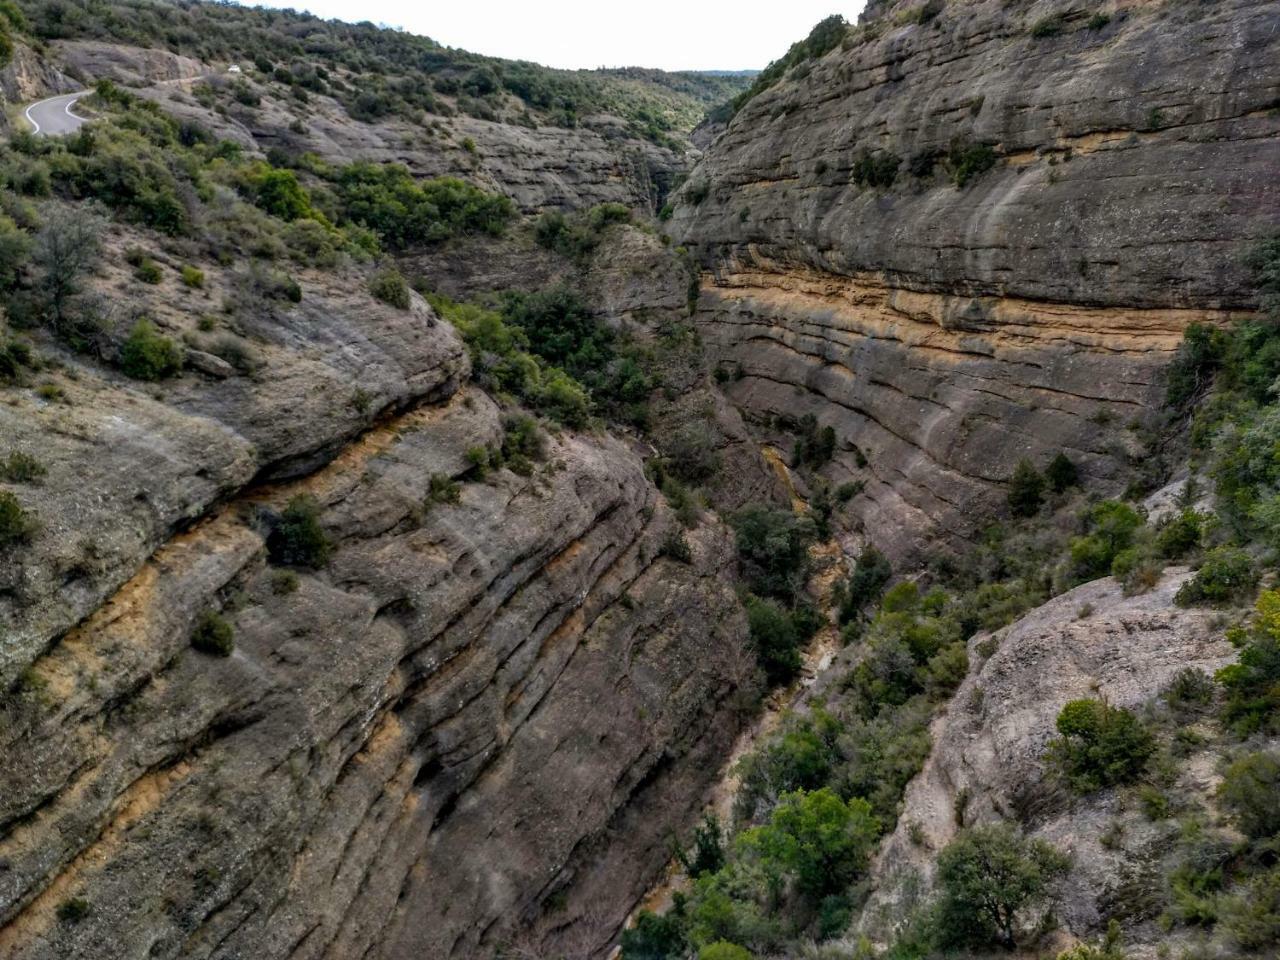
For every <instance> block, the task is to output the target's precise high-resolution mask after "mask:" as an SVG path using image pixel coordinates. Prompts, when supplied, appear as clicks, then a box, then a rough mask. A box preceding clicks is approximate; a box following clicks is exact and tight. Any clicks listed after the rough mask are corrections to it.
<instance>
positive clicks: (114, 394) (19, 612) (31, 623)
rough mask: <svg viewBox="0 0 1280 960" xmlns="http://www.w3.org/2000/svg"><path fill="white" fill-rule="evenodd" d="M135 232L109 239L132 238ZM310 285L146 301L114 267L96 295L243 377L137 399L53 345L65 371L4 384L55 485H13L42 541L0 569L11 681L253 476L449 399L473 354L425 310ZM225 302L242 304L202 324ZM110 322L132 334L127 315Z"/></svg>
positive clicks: (1, 425)
mask: <svg viewBox="0 0 1280 960" xmlns="http://www.w3.org/2000/svg"><path fill="white" fill-rule="evenodd" d="M114 232H115V231H113V233H114ZM130 236H131V235H130V234H128V233H127V232H122V233H121V235H120V236H119V237H118V239H117V238H116V237H114V236H113V237H112V238H111V239H109V241H108V242H109V243H111V244H114V245H116V246H123V245H124V242H125V241H126V240H128V239H130ZM300 276H301V277H302V280H303V282H304V284H305V285H306V288H307V289H306V294H305V296H304V298H303V300H302V302H301V303H299V304H297V305H296V306H295V305H288V306H284V305H278V306H273V305H272V302H271V301H269V300H265V299H262V298H256V299H255V298H252V297H249V298H247V299H246V301H241V300H237V299H235V298H237V296H239V294H240V293H241V292H242V291H244V290H247V289H248V288H250V286H251V282H250V280H249V278H246V277H244V276H241V275H239V274H237V273H235V272H233V271H217V270H211V271H209V273H208V275H207V286H206V289H205V291H204V292H200V293H197V292H195V291H191V290H185V292H182V293H179V292H178V290H179V289H180V288H181V284H180V283H179V282H178V280H177V278H176V276H172V275H171V276H170V277H169V279H168V280H167V282H166V283H164V284H163V285H162V286H160V287H154V288H150V289H148V290H145V291H139V290H138V287H139V286H140V285H139V284H138V283H137V282H136V281H132V280H131V279H130V274H129V268H128V267H127V266H126V265H125V264H123V263H113V264H110V265H109V266H107V267H105V268H104V269H103V275H102V276H100V277H99V278H98V279H97V288H98V290H99V291H100V292H101V293H102V294H103V295H104V296H107V297H111V298H113V299H115V297H117V296H118V297H119V299H118V300H116V301H115V302H118V303H128V304H129V305H130V310H131V314H132V316H138V315H145V316H148V317H149V318H150V319H151V320H152V321H153V322H154V323H155V325H156V326H157V328H158V329H159V330H160V331H162V332H164V333H168V334H171V335H172V336H173V337H174V338H175V339H177V338H185V339H187V340H188V341H190V342H191V343H192V344H193V345H194V346H197V347H198V346H202V345H206V346H209V347H210V348H211V349H220V350H222V351H224V352H226V353H227V355H229V356H235V357H237V358H238V359H239V360H240V362H241V364H242V366H243V367H244V373H243V375H241V376H236V377H232V378H227V379H211V378H206V377H204V376H201V375H198V374H196V373H192V374H189V375H187V376H184V377H180V378H178V379H176V380H172V381H169V382H167V383H165V384H161V385H156V386H154V387H151V388H149V389H145V390H144V389H139V384H138V382H137V381H130V380H128V379H127V378H125V377H124V376H123V375H121V374H119V373H117V372H115V371H113V370H111V369H109V368H107V367H105V366H103V365H99V364H85V363H83V361H80V360H78V359H77V358H75V356H74V355H73V354H70V353H69V352H62V351H61V350H60V348H58V347H57V345H56V344H55V343H54V342H52V341H49V342H48V343H47V344H46V346H47V348H48V350H50V351H51V352H52V353H53V354H54V355H55V356H58V358H59V360H60V361H61V362H62V363H64V364H66V365H67V366H68V372H67V373H62V374H59V373H58V372H56V371H54V370H51V371H49V372H48V373H45V374H42V375H41V377H40V379H39V380H36V381H33V382H32V383H31V384H30V385H29V386H28V387H27V388H25V389H12V390H7V391H5V392H6V393H7V394H9V397H8V399H9V402H8V403H4V404H0V435H2V436H4V437H5V439H6V445H7V447H8V448H9V449H11V450H13V451H19V452H23V453H27V454H31V455H35V456H37V457H38V458H39V459H40V460H41V461H42V462H43V463H44V465H45V466H46V468H47V470H48V475H47V476H46V477H45V478H43V481H42V483H41V485H40V486H38V487H29V486H16V487H14V490H13V492H14V494H15V495H16V496H17V497H18V498H19V500H20V501H21V502H22V504H23V505H24V507H26V508H28V509H29V510H30V511H31V512H32V513H33V514H34V515H35V517H36V519H37V521H38V522H39V524H40V532H39V534H38V536H36V537H35V539H34V542H33V543H32V544H31V545H29V546H26V547H23V548H22V549H21V550H10V551H9V556H8V557H7V558H6V559H7V560H8V561H9V562H7V563H5V564H4V565H3V566H2V567H0V632H2V633H3V635H4V637H5V641H6V642H5V643H4V644H3V645H0V683H2V684H3V685H4V686H7V685H9V684H10V683H12V682H13V680H14V679H15V678H16V677H17V676H18V675H19V674H20V673H21V672H22V671H23V670H24V669H25V668H26V667H27V665H28V664H29V663H30V662H31V661H32V660H33V659H34V658H35V657H36V656H37V655H39V654H40V653H41V652H42V651H43V650H44V649H45V648H46V647H47V645H48V644H49V643H50V642H51V640H52V639H54V638H56V637H58V636H59V635H61V634H62V633H63V632H64V631H66V630H67V629H68V628H69V627H71V626H72V625H74V624H75V623H77V622H78V621H79V620H81V619H82V618H83V617H85V616H86V615H87V614H89V613H90V612H91V611H92V610H94V609H95V608H96V607H97V606H98V605H99V604H100V603H102V602H103V601H104V600H105V599H106V598H107V597H109V596H110V595H111V594H112V593H113V592H114V591H115V590H116V589H117V588H119V587H120V585H121V584H122V583H124V581H126V580H128V579H129V578H130V577H132V576H133V575H134V574H135V573H136V572H137V571H138V569H139V568H140V566H141V565H142V563H143V562H144V561H145V560H146V558H147V557H148V556H149V555H150V553H151V552H152V551H153V550H154V549H155V548H156V547H157V546H159V545H160V544H161V543H163V542H164V541H165V540H167V539H168V538H169V537H170V536H171V535H172V534H173V533H174V532H176V531H177V530H179V529H181V528H182V527H184V526H185V525H187V524H190V523H192V522H193V521H195V520H197V519H198V518H199V517H201V516H202V515H203V514H204V512H205V511H206V510H207V509H208V508H209V507H210V506H211V505H212V504H214V503H215V502H217V501H218V500H220V499H223V498H225V497H227V496H230V495H231V494H233V493H234V492H236V491H237V490H239V489H240V488H242V487H243V486H244V485H245V484H247V483H249V482H250V481H251V480H253V479H254V478H255V477H258V478H261V479H269V478H279V477H289V476H297V475H298V474H300V473H305V472H308V471H310V470H313V469H315V468H316V467H317V466H319V465H320V464H323V463H325V462H327V461H328V460H329V459H331V458H332V457H333V456H334V455H335V454H336V453H337V452H338V450H340V449H341V448H342V447H343V446H344V445H345V444H346V443H348V442H350V441H351V440H352V439H354V438H355V437H356V436H357V435H359V434H360V433H361V432H362V431H363V430H365V429H367V428H368V426H369V425H370V424H371V423H372V421H373V419H374V418H375V417H377V416H378V415H380V414H382V413H386V412H390V411H394V410H397V409H404V408H406V407H408V406H410V405H412V404H415V403H419V402H423V401H429V400H433V399H440V398H443V397H446V396H448V395H449V394H451V393H452V392H453V391H454V390H455V389H456V388H457V386H458V384H459V383H460V382H461V380H462V379H464V378H465V377H466V374H467V369H468V368H467V357H466V351H465V348H464V347H463V345H462V343H461V342H460V341H459V340H458V338H457V336H456V335H455V334H454V333H453V331H452V329H451V328H449V327H448V326H447V325H445V324H441V323H439V322H438V321H437V320H436V318H435V316H434V314H433V313H432V312H431V310H430V308H429V307H427V305H426V304H425V303H423V302H422V301H421V300H416V301H415V304H414V306H413V308H412V309H411V310H408V311H398V310H394V309H392V308H390V307H386V306H384V305H383V304H380V303H378V302H377V301H375V300H373V299H372V298H371V297H369V296H368V295H367V294H365V293H364V292H363V290H362V285H360V284H356V285H353V284H351V283H349V282H346V281H344V279H343V278H342V277H341V276H339V275H334V274H324V273H320V272H306V273H303V274H301V275H300ZM353 286H354V289H353ZM117 291H118V292H117ZM215 295H224V296H226V297H227V298H229V299H228V300H227V302H228V303H242V302H243V304H244V305H243V306H242V307H241V308H239V309H235V308H232V313H231V314H224V319H223V323H222V325H221V326H220V327H219V328H218V329H216V330H215V331H211V332H209V333H202V332H199V331H198V330H197V327H198V320H199V316H200V312H201V311H202V310H203V309H207V303H208V302H211V301H212V297H213V296H215ZM206 298H208V300H206ZM116 322H117V323H118V324H119V325H120V326H121V328H122V331H123V332H122V333H121V334H120V336H121V338H123V335H124V333H127V330H128V327H129V325H130V324H131V323H132V320H131V318H130V317H129V316H120V317H118V318H117V320H116ZM231 351H234V353H232V352H231ZM42 386H44V387H49V388H52V389H46V390H44V391H41V390H39V389H36V388H38V387H42Z"/></svg>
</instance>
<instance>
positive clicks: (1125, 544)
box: [1071, 500, 1143, 581]
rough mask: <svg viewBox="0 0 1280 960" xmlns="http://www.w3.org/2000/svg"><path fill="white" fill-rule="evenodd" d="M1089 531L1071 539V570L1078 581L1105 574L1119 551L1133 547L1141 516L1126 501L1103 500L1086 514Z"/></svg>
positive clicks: (1108, 571)
mask: <svg viewBox="0 0 1280 960" xmlns="http://www.w3.org/2000/svg"><path fill="white" fill-rule="evenodd" d="M1087 524H1088V528H1089V532H1088V534H1087V535H1085V536H1082V537H1075V538H1074V539H1073V540H1072V541H1071V564H1072V572H1073V574H1074V576H1075V578H1076V579H1077V580H1079V581H1084V580H1092V579H1094V578H1096V577H1103V576H1106V575H1107V574H1108V573H1110V572H1111V566H1112V564H1113V563H1114V562H1115V559H1116V557H1117V556H1118V555H1119V554H1120V553H1121V551H1124V550H1127V549H1129V548H1130V547H1132V546H1133V542H1134V537H1135V536H1136V534H1137V532H1138V530H1139V529H1140V528H1141V527H1142V525H1143V519H1142V515H1141V514H1140V513H1138V511H1137V510H1135V509H1134V508H1133V507H1131V506H1129V505H1128V504H1127V503H1122V502H1121V501H1119V500H1103V501H1101V502H1099V503H1096V504H1094V505H1093V506H1092V507H1091V508H1090V509H1089V513H1088V517H1087Z"/></svg>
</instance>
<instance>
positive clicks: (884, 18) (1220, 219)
mask: <svg viewBox="0 0 1280 960" xmlns="http://www.w3.org/2000/svg"><path fill="white" fill-rule="evenodd" d="M899 6H901V7H903V9H904V10H905V6H906V5H899ZM901 12H902V11H901V10H890V11H885V12H883V13H882V14H881V15H880V16H879V17H878V18H875V19H872V20H870V21H868V23H866V24H864V25H863V26H862V27H860V28H859V30H858V31H857V32H856V33H855V34H853V35H852V36H851V37H850V39H849V40H848V41H847V42H846V44H845V46H844V47H843V48H837V49H836V50H833V51H832V52H831V53H829V54H828V55H827V56H825V57H824V58H822V59H820V60H818V61H816V62H812V63H810V64H807V65H804V67H803V68H802V69H797V70H793V71H792V73H791V74H790V75H789V76H788V78H786V79H784V80H783V81H782V82H780V83H779V84H778V85H776V86H775V87H773V88H771V89H769V90H767V91H765V92H763V93H762V94H760V95H758V96H757V97H755V98H754V99H753V100H751V101H750V102H749V103H748V104H747V105H746V106H745V107H744V108H743V109H742V110H741V111H740V112H739V113H738V115H737V116H736V117H735V118H734V120H733V121H732V123H731V124H730V125H729V127H728V129H727V130H726V131H725V132H724V133H723V134H722V135H721V136H720V137H719V139H718V140H717V141H716V142H715V143H714V144H713V145H711V146H710V147H709V148H708V151H707V155H706V157H705V159H704V160H703V162H702V163H700V165H699V166H698V167H697V168H696V169H695V171H694V172H693V173H692V174H691V176H690V178H689V185H688V186H687V187H685V188H684V189H683V191H682V194H681V196H682V199H683V202H682V203H681V204H680V205H679V206H678V207H677V209H676V215H675V219H674V226H673V233H674V234H675V235H676V236H677V238H678V239H680V240H682V242H684V243H686V244H688V245H689V246H690V247H691V248H692V249H694V250H695V252H696V254H697V256H698V258H699V260H700V262H701V263H702V265H703V268H704V277H703V284H702V297H701V301H700V307H699V320H700V323H701V325H702V329H703V330H704V332H705V336H706V338H707V342H708V343H709V344H710V345H711V346H712V347H713V349H714V350H715V351H717V352H718V354H719V355H720V357H721V358H723V359H724V360H725V361H726V362H729V363H732V364H734V365H737V366H740V367H741V369H742V372H743V373H744V374H745V376H744V377H743V379H741V380H739V381H736V382H735V383H734V384H733V385H731V387H730V393H731V396H732V397H733V398H734V399H735V400H736V401H737V402H738V403H739V404H740V405H741V406H742V408H743V409H744V411H745V412H746V413H747V414H748V415H749V416H753V417H755V418H756V419H764V418H768V417H774V416H776V415H777V414H791V415H799V414H803V413H806V412H812V413H814V414H816V415H817V417H818V419H819V420H820V421H821V422H823V423H829V424H831V425H832V426H834V427H835V429H836V431H837V433H838V435H839V437H840V440H841V443H842V446H843V447H844V452H843V453H842V454H841V456H840V457H839V458H838V460H839V463H838V464H837V466H836V467H835V468H833V469H834V470H835V472H836V473H837V474H839V473H841V472H842V471H852V470H853V466H852V463H853V461H855V460H857V459H858V458H857V456H856V455H855V454H854V453H853V450H852V448H853V447H855V446H856V447H858V448H859V450H860V451H861V452H862V453H863V454H864V455H865V456H866V457H867V460H868V461H869V465H868V468H867V469H868V470H869V472H870V474H871V476H870V477H869V478H868V480H869V482H868V486H867V491H868V492H867V495H866V496H865V497H860V498H858V499H857V500H856V501H855V503H854V509H855V511H857V512H858V513H859V514H860V516H861V518H862V519H863V521H864V522H865V523H866V525H867V527H868V529H869V530H874V532H875V535H876V537H877V539H882V540H883V542H884V545H885V546H886V547H887V548H888V549H890V550H891V551H892V552H893V553H894V554H895V555H898V556H905V555H911V554H916V553H919V552H920V550H921V549H922V548H923V547H924V545H925V544H926V542H927V541H928V539H929V537H931V536H932V535H933V534H934V533H937V532H941V533H942V534H943V535H944V536H945V537H946V538H948V539H949V540H950V541H951V542H952V543H953V544H955V545H961V544H963V542H964V540H965V538H966V537H968V536H969V535H971V533H972V520H973V519H974V518H978V517H981V516H984V515H989V514H990V512H991V511H992V510H993V509H994V508H995V507H996V506H998V504H999V500H1000V497H1001V493H1002V487H1001V484H1002V481H1003V480H1004V479H1005V478H1007V477H1008V475H1009V473H1010V472H1011V470H1012V467H1013V465H1014V463H1016V461H1017V460H1018V459H1019V458H1020V457H1022V456H1030V457H1032V458H1033V459H1035V460H1044V459H1047V458H1048V456H1050V455H1052V453H1053V452H1056V451H1057V450H1059V449H1062V450H1065V451H1066V452H1067V453H1068V454H1069V455H1071V456H1073V458H1075V459H1077V460H1078V461H1080V462H1081V464H1082V466H1083V467H1084V471H1085V473H1086V474H1087V475H1088V476H1089V477H1090V478H1091V480H1093V481H1095V483H1097V485H1098V486H1100V487H1101V488H1105V487H1106V486H1107V484H1108V483H1109V482H1113V481H1111V478H1113V477H1114V476H1115V475H1116V473H1117V472H1118V470H1119V468H1120V466H1121V465H1122V464H1124V463H1125V462H1126V460H1128V459H1131V458H1134V457H1142V456H1145V455H1146V451H1144V450H1143V448H1142V447H1141V445H1140V443H1139V439H1138V437H1137V436H1136V434H1135V432H1134V431H1131V430H1126V427H1129V426H1131V425H1135V424H1140V423H1141V422H1142V421H1143V420H1144V418H1145V416H1146V414H1147V413H1149V411H1150V410H1151V409H1152V408H1153V407H1154V406H1155V405H1157V404H1158V403H1159V400H1160V397H1161V395H1162V386H1161V383H1160V371H1161V369H1162V368H1163V367H1164V366H1165V364H1166V363H1167V362H1168V360H1169V359H1170V357H1171V354H1172V351H1173V350H1174V348H1175V347H1176V344H1177V342H1178V340H1179V338H1180V335H1181V331H1182V330H1183V329H1184V327H1185V326H1186V325H1187V324H1188V323H1190V322H1193V321H1209V322H1218V321H1223V320H1225V319H1227V318H1228V317H1229V316H1230V315H1231V314H1232V313H1233V312H1241V311H1248V310H1250V309H1251V308H1253V307H1254V306H1255V304H1254V303H1253V302H1252V300H1251V294H1250V292H1249V290H1250V284H1249V280H1248V277H1247V273H1246V271H1245V268H1244V266H1243V259H1244V256H1245V254H1246V253H1247V252H1248V250H1249V249H1250V247H1251V245H1252V244H1253V243H1255V242H1256V241H1257V240H1259V239H1261V238H1263V237H1265V236H1268V235H1270V234H1272V233H1274V231H1275V229H1276V226H1277V224H1280V181H1278V180H1277V179H1276V177H1275V175H1274V171H1275V170H1276V169H1277V168H1278V167H1280V114H1278V113H1277V111H1276V109H1275V106H1276V104H1277V102H1280V79H1278V76H1280V75H1278V74H1277V72H1276V69H1275V68H1276V65H1277V63H1280V29H1277V26H1278V23H1280V12H1278V11H1277V10H1276V7H1275V5H1274V4H1270V3H1265V2H1259V0H1230V2H1226V3H1220V4H1214V5H1212V6H1209V7H1206V6H1204V5H1202V4H1192V3H1182V2H1169V3H1163V4H1148V3H1122V4H1117V5H1114V6H1112V5H1107V6H1106V8H1105V9H1104V10H1103V11H1102V12H1105V13H1108V14H1109V15H1110V20H1109V21H1108V22H1107V23H1106V24H1105V25H1102V26H1096V25H1094V26H1091V25H1090V22H1089V16H1090V15H1091V14H1092V13H1093V12H1094V11H1093V8H1090V9H1089V10H1087V11H1086V10H1085V9H1084V8H1083V7H1082V6H1080V5H1078V4H1071V3H1063V2H1047V0H1042V2H1039V3H1034V4H1024V5H1017V6H1014V7H1010V6H1009V5H1007V4H1003V3H996V2H986V0H979V2H964V3H961V2H953V3H949V4H947V5H946V6H945V7H944V9H943V12H942V13H941V14H940V15H939V16H938V17H936V18H934V19H933V20H931V21H927V22H925V23H923V24H918V23H915V22H909V21H908V19H907V18H906V17H899V16H895V14H896V13H901ZM1050 17H1058V18H1060V19H1059V21H1058V23H1059V25H1060V32H1059V33H1057V34H1056V35H1052V36H1045V37H1033V36H1032V35H1031V30H1032V26H1033V25H1034V24H1036V23H1039V22H1041V21H1042V20H1044V19H1045V18H1050ZM1189 51H1193V52H1194V53H1193V54H1191V53H1189ZM978 146H986V147H988V148H989V149H990V150H991V151H992V159H993V160H994V165H993V166H992V167H991V168H990V169H988V170H985V171H983V172H979V173H977V174H976V175H974V176H972V177H971V178H969V179H968V181H967V182H966V183H965V185H964V186H963V187H960V186H957V184H956V179H957V177H956V175H957V173H958V171H959V164H960V161H961V158H962V157H963V155H964V153H965V151H966V150H968V149H969V148H971V147H978ZM890 154H892V155H893V158H896V161H897V166H896V173H895V176H894V179H893V182H892V183H891V184H888V185H885V184H884V183H883V179H882V180H881V185H880V186H873V185H871V184H870V183H868V182H866V177H865V176H863V175H862V174H863V172H864V171H865V169H866V165H865V164H863V165H862V166H859V161H860V160H861V159H862V158H864V157H870V158H880V159H882V160H885V158H887V157H888V156H889V155H890ZM886 162H887V161H886ZM859 179H862V181H863V182H862V183H861V184H860V183H859V182H858V180H859ZM700 197H701V199H700ZM695 201H698V202H695Z"/></svg>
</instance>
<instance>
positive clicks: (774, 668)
mask: <svg viewBox="0 0 1280 960" xmlns="http://www.w3.org/2000/svg"><path fill="white" fill-rule="evenodd" d="M746 607H747V628H748V631H749V633H750V636H751V643H752V645H753V646H754V647H755V651H756V659H757V660H758V661H759V663H760V666H761V668H762V669H763V670H764V672H765V678H766V679H767V680H768V682H769V684H770V685H774V684H783V683H789V682H791V680H793V679H794V678H795V676H796V675H797V674H798V673H799V672H800V662H801V661H800V645H801V643H802V642H803V640H804V639H805V638H803V637H801V635H800V631H799V630H798V629H797V627H796V623H795V621H794V619H793V618H792V616H791V613H790V612H789V611H787V610H785V609H783V608H782V607H781V606H779V605H778V604H777V603H775V602H773V601H772V600H762V599H760V598H759V597H754V596H748V597H747V601H746Z"/></svg>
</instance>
